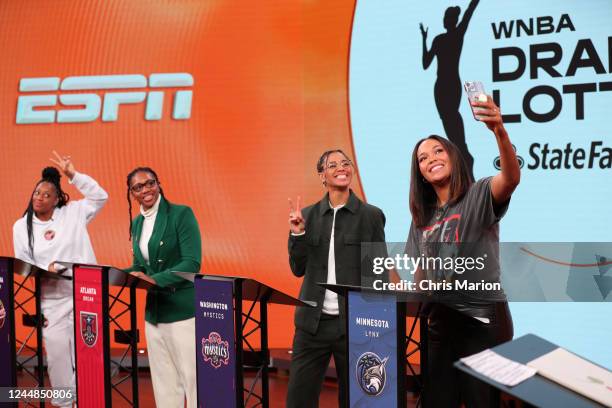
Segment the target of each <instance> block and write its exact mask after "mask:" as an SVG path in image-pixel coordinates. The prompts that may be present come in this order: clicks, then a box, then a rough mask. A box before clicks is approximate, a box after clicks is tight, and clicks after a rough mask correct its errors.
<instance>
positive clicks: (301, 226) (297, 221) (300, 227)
mask: <svg viewBox="0 0 612 408" xmlns="http://www.w3.org/2000/svg"><path fill="white" fill-rule="evenodd" d="M300 201H301V199H300V196H298V198H297V203H296V205H295V206H294V205H293V201H292V200H291V199H289V229H290V230H291V232H292V233H294V234H302V233H303V232H304V230H305V229H306V223H305V222H304V217H302V210H301V208H300Z"/></svg>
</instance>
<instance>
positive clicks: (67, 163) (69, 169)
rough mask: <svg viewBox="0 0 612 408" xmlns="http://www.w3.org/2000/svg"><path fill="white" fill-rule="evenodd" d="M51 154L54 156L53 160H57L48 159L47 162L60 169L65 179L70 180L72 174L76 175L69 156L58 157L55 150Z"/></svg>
mask: <svg viewBox="0 0 612 408" xmlns="http://www.w3.org/2000/svg"><path fill="white" fill-rule="evenodd" d="M53 154H54V155H55V158H56V159H57V160H55V159H51V158H49V160H51V161H52V162H53V163H55V164H56V165H57V167H59V168H60V170H61V171H62V173H64V175H66V177H68V178H69V179H70V180H72V178H73V177H74V174H75V173H76V170H75V169H74V164H72V160H70V156H60V155H59V154H58V153H57V152H56V151H55V150H54V151H53Z"/></svg>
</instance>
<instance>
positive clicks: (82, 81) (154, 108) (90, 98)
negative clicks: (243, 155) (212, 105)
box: [15, 73, 193, 125]
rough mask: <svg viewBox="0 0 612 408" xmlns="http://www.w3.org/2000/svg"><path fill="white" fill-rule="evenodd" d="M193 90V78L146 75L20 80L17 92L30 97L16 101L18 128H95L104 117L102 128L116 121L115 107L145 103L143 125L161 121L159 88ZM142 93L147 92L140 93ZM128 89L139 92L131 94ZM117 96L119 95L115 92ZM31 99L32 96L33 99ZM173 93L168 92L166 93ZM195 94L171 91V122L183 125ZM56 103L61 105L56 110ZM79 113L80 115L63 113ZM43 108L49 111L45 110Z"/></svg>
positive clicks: (161, 108)
mask: <svg viewBox="0 0 612 408" xmlns="http://www.w3.org/2000/svg"><path fill="white" fill-rule="evenodd" d="M190 87H193V76H191V74H188V73H169V74H151V75H149V78H148V80H147V77H145V76H144V75H139V74H138V75H93V76H71V77H67V78H64V79H63V80H62V79H60V78H58V77H45V78H22V79H21V80H20V81H19V91H20V92H22V93H32V94H26V95H20V96H19V98H18V99H17V117H16V118H15V120H16V123H17V124H19V125H24V124H40V123H84V122H93V121H95V120H97V119H98V118H99V117H100V116H102V121H103V122H115V121H116V120H117V119H119V107H120V106H121V105H126V104H138V103H143V102H144V103H145V120H160V119H162V116H163V105H164V97H165V95H166V92H165V91H164V90H163V88H190ZM142 88H148V89H147V90H142ZM130 89H138V90H134V91H130ZM56 91H98V93H94V92H83V93H74V92H71V93H54V94H44V93H42V92H56ZM117 91H120V92H117ZM34 93H35V94H34ZM169 93H171V92H169ZM192 97H193V90H191V89H185V90H182V89H178V90H175V91H174V104H173V105H172V118H173V119H175V120H185V119H189V118H190V117H191V100H192ZM58 99H59V103H60V105H59V106H57V104H58ZM62 106H66V107H80V108H78V109H74V108H72V109H61V107H62ZM45 107H47V109H43V108H45Z"/></svg>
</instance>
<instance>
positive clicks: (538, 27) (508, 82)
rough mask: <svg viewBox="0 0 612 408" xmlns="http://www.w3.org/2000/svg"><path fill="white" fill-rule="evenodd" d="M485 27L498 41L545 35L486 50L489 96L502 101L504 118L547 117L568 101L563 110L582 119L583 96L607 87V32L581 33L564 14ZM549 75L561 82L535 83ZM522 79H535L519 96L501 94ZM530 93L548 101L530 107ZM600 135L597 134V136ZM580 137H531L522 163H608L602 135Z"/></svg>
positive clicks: (610, 42)
mask: <svg viewBox="0 0 612 408" xmlns="http://www.w3.org/2000/svg"><path fill="white" fill-rule="evenodd" d="M491 29H492V34H493V37H494V39H495V40H496V41H499V42H501V43H503V42H505V41H509V40H512V39H515V38H520V37H534V38H537V39H540V38H542V39H547V40H548V41H542V42H539V41H538V42H534V43H532V44H530V45H529V46H528V47H524V48H521V47H517V46H514V45H508V46H503V47H497V48H493V49H492V50H491V57H492V65H491V66H492V81H493V82H494V83H496V85H497V89H494V90H493V92H492V93H493V98H494V100H495V102H496V103H497V104H498V105H500V106H501V107H502V110H503V112H504V114H503V119H504V122H505V123H520V122H523V121H525V120H529V121H532V122H536V123H546V122H551V121H554V120H555V119H557V118H558V117H559V115H561V114H562V112H564V110H568V109H571V108H568V107H567V106H568V105H570V106H571V104H572V103H571V102H573V104H574V105H575V108H574V111H573V112H569V111H568V112H567V114H571V115H572V116H573V118H575V120H576V121H582V120H585V119H588V117H589V107H591V108H592V105H589V101H592V100H593V95H594V94H597V93H601V92H610V91H612V81H606V80H605V79H609V76H608V75H609V74H610V73H612V37H607V38H603V37H602V38H584V35H581V33H580V27H578V26H576V24H574V21H573V20H572V17H571V15H570V14H561V15H560V16H538V17H530V18H528V19H518V20H510V21H497V22H491ZM568 34H570V35H569V37H570V38H572V40H570V42H569V43H568V41H567V40H566V39H567V37H568ZM573 34H575V35H573ZM561 35H565V36H564V41H563V44H561V43H560V42H557V41H555V37H556V36H561ZM558 41H559V40H558ZM602 44H606V45H607V47H605V46H602ZM606 48H607V49H606ZM564 67H566V68H564ZM577 73H579V74H588V75H592V77H591V78H593V80H592V81H589V82H579V81H576V80H572V79H573V78H574V77H575V76H576V74H577ZM553 78H561V79H563V82H564V83H563V84H562V85H561V86H552V85H547V84H545V85H542V84H541V82H542V80H543V79H549V80H552V79H553ZM517 81H518V83H513V82H517ZM528 81H534V82H535V81H537V83H538V85H536V86H533V87H531V88H529V89H526V90H525V93H524V96H523V98H522V101H520V102H519V101H514V100H510V99H504V95H503V92H502V91H503V88H504V87H513V88H514V89H516V86H517V85H518V86H519V87H520V86H521V85H522V84H525V83H526V82H528ZM551 82H552V81H551ZM555 82H558V81H555ZM507 89H509V88H507ZM610 95H612V94H610ZM536 98H538V99H539V100H546V99H548V100H549V101H550V104H549V106H550V107H549V108H546V109H545V110H544V111H539V112H538V111H536V110H535V109H534V108H533V104H534V99H536ZM569 98H571V99H573V101H572V100H571V99H569ZM517 102H519V103H517ZM604 136H605V135H599V136H598V139H600V138H603V137H604ZM582 143H583V144H581V145H579V146H576V145H574V144H573V143H571V142H570V143H563V144H560V145H555V144H552V143H551V144H549V143H544V144H541V143H532V144H531V145H530V147H529V160H528V162H527V168H528V169H530V170H535V169H542V170H557V169H578V170H581V169H593V168H595V169H610V168H612V148H610V147H608V146H605V145H604V142H603V140H591V141H590V142H582Z"/></svg>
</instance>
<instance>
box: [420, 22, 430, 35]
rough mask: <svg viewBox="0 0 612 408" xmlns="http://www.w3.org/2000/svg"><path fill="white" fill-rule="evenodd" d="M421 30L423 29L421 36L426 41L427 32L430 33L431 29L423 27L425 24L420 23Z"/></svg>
mask: <svg viewBox="0 0 612 408" xmlns="http://www.w3.org/2000/svg"><path fill="white" fill-rule="evenodd" d="M419 28H420V29H421V35H422V36H423V38H424V39H426V38H427V31H429V27H427V28H425V26H423V23H419Z"/></svg>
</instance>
